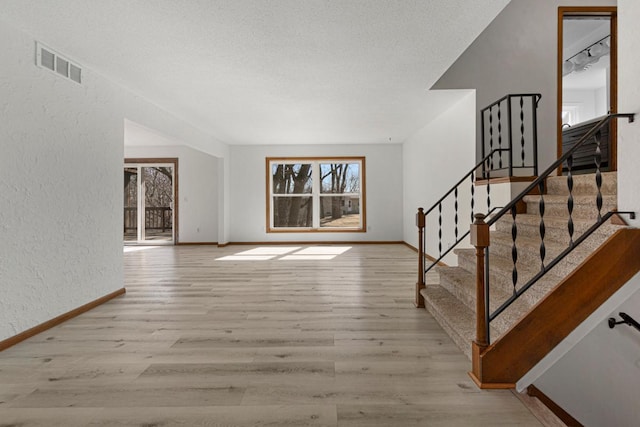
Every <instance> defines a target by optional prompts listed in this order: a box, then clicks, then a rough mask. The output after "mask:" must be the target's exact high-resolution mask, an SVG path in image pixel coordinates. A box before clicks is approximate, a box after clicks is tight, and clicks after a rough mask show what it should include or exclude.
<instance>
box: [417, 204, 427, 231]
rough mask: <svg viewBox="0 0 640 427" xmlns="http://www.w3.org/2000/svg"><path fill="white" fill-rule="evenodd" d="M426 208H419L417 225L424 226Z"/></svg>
mask: <svg viewBox="0 0 640 427" xmlns="http://www.w3.org/2000/svg"><path fill="white" fill-rule="evenodd" d="M424 216H425V215H424V208H418V213H417V214H416V227H418V228H424V223H425V221H424Z"/></svg>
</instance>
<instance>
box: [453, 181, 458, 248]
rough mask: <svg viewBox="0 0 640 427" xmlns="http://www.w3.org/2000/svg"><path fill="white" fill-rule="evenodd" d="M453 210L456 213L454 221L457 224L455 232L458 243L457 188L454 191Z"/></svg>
mask: <svg viewBox="0 0 640 427" xmlns="http://www.w3.org/2000/svg"><path fill="white" fill-rule="evenodd" d="M453 209H454V211H455V213H454V216H453V221H454V223H455V227H456V228H455V230H454V234H455V237H456V240H455V241H456V242H457V241H458V187H456V189H455V190H453Z"/></svg>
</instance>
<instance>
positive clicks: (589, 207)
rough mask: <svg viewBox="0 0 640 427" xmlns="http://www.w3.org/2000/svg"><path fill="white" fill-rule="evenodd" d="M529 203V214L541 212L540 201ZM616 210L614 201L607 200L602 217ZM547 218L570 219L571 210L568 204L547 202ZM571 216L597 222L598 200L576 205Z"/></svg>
mask: <svg viewBox="0 0 640 427" xmlns="http://www.w3.org/2000/svg"><path fill="white" fill-rule="evenodd" d="M526 203H527V212H530V213H537V212H539V207H538V206H539V200H535V199H533V200H532V199H529V198H527V200H526ZM615 208H616V204H615V202H614V201H609V200H606V201H604V203H603V205H602V210H601V211H600V213H601V215H604V214H605V213H607V212H609V211H611V210H614V209H615ZM544 215H545V217H561V218H568V217H569V209H568V208H567V202H566V201H565V202H563V203H553V202H549V201H547V200H545V212H544ZM571 216H572V217H573V218H576V219H588V220H595V219H596V218H597V217H598V209H597V207H596V200H595V198H594V199H593V202H589V203H588V204H587V203H585V204H582V203H576V204H574V205H573V212H572V213H571Z"/></svg>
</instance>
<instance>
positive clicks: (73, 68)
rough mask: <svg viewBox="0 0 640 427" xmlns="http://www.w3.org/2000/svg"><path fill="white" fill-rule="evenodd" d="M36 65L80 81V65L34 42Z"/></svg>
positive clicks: (77, 81)
mask: <svg viewBox="0 0 640 427" xmlns="http://www.w3.org/2000/svg"><path fill="white" fill-rule="evenodd" d="M36 65H37V66H38V67H41V68H46V69H47V70H50V71H53V72H55V73H56V74H58V75H59V76H61V77H64V78H66V79H69V80H73V81H74V82H76V83H82V67H80V66H79V65H78V64H75V63H73V62H72V61H70V60H69V59H67V58H65V57H64V56H62V55H60V54H59V53H58V52H56V51H54V50H53V49H50V48H48V47H46V46H44V45H42V44H40V43H36Z"/></svg>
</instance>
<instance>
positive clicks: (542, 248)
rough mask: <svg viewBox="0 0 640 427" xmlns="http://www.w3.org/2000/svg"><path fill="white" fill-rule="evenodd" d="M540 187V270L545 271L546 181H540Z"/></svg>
mask: <svg viewBox="0 0 640 427" xmlns="http://www.w3.org/2000/svg"><path fill="white" fill-rule="evenodd" d="M538 189H539V190H540V201H539V202H538V209H539V211H540V270H541V271H544V270H545V266H544V258H545V256H546V254H547V248H546V247H545V245H544V235H545V234H546V227H545V225H544V207H545V206H544V195H543V194H544V181H540V184H538Z"/></svg>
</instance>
